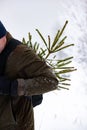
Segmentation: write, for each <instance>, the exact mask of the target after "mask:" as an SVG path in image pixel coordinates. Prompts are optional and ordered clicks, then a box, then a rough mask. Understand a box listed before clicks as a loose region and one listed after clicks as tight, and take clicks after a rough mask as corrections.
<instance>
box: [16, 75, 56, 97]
mask: <svg viewBox="0 0 87 130" xmlns="http://www.w3.org/2000/svg"><path fill="white" fill-rule="evenodd" d="M57 85H58V80H57V79H53V78H52V79H51V78H47V77H42V76H40V77H36V78H32V79H25V80H24V79H18V95H19V96H22V95H25V96H32V95H38V94H43V93H46V92H49V91H52V90H55V89H57V87H58V86H57Z"/></svg>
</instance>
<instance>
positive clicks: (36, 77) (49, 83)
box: [5, 45, 58, 95]
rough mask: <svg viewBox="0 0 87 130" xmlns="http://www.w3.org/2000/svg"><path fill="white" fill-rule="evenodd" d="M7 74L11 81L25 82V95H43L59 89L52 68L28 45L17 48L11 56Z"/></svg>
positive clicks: (7, 65) (8, 61)
mask: <svg viewBox="0 0 87 130" xmlns="http://www.w3.org/2000/svg"><path fill="white" fill-rule="evenodd" d="M5 73H6V75H7V76H8V77H9V78H10V79H18V78H22V79H24V80H25V83H24V86H25V95H37V94H43V93H46V92H49V91H52V90H55V89H57V85H58V79H57V78H56V76H55V74H54V73H53V70H52V69H51V67H49V66H48V65H47V64H46V62H45V61H44V60H41V59H40V58H39V56H38V55H36V54H35V52H34V51H33V50H32V49H31V48H29V47H27V46H26V45H19V46H17V48H16V49H15V50H14V51H13V52H12V53H11V54H10V55H9V58H8V60H7V64H6V70H5Z"/></svg>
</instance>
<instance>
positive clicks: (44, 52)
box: [22, 21, 76, 90]
mask: <svg viewBox="0 0 87 130" xmlns="http://www.w3.org/2000/svg"><path fill="white" fill-rule="evenodd" d="M67 24H68V21H66V22H65V24H64V26H63V27H62V29H61V30H58V31H57V33H56V35H55V37H54V40H53V42H51V37H50V36H49V35H48V40H47V41H46V40H45V38H44V37H43V35H42V34H41V32H40V31H39V30H38V29H36V32H37V33H38V34H39V36H40V38H41V39H42V41H43V44H44V48H42V47H41V45H40V44H39V43H38V42H35V43H34V44H33V43H32V35H31V34H30V32H29V33H28V41H26V40H25V38H23V39H22V42H23V44H27V45H28V47H31V48H32V49H33V50H34V51H35V53H36V54H38V56H39V57H40V58H41V60H45V61H46V63H47V64H48V65H49V66H51V68H52V69H53V70H54V73H55V74H56V77H57V78H58V80H59V85H58V89H61V88H63V89H67V90H68V89H69V87H68V86H70V83H68V82H70V81H71V79H70V78H67V76H66V75H67V73H70V72H73V71H75V70H76V69H75V68H74V67H70V66H69V65H70V63H71V62H72V59H73V56H69V57H66V58H64V59H57V55H58V53H59V52H60V51H62V50H63V51H64V49H66V48H68V47H71V46H74V44H68V45H65V40H66V38H67V36H64V37H63V38H62V34H63V32H64V30H65V27H66V25H67Z"/></svg>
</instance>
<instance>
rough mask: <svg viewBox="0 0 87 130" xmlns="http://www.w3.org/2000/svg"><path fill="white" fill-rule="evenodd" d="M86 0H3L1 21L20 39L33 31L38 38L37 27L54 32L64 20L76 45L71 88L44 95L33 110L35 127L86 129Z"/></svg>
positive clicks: (69, 40)
mask: <svg viewBox="0 0 87 130" xmlns="http://www.w3.org/2000/svg"><path fill="white" fill-rule="evenodd" d="M86 8H87V0H82V1H81V0H42V1H41V0H37V1H35V0H32V1H28V0H22V1H21V0H19V1H18V0H8V1H6V0H0V20H1V21H3V23H4V24H5V25H6V27H7V28H8V30H9V31H10V32H12V34H13V35H14V36H15V37H16V38H18V39H20V40H21V39H22V37H25V38H27V33H28V32H29V31H30V32H31V34H32V35H33V38H34V39H35V40H38V41H39V38H38V36H37V33H36V32H35V29H36V28H38V29H39V30H40V31H41V32H42V33H43V35H45V36H47V35H48V34H50V35H51V36H52V35H55V33H56V31H57V29H59V28H61V27H62V26H63V25H64V23H65V21H66V20H68V21H69V24H68V26H67V28H66V30H65V35H67V36H68V38H67V42H68V43H74V44H75V47H74V48H73V49H72V50H71V49H70V50H69V49H68V51H67V52H65V53H67V55H68V54H71V55H74V60H73V65H74V66H75V67H76V68H77V72H74V73H73V74H72V75H71V79H72V82H71V83H72V85H71V87H70V90H69V91H67V90H62V91H55V92H50V93H47V94H44V100H43V103H42V104H41V105H40V106H38V107H36V108H35V109H34V113H35V128H36V130H87V101H86V100H87V69H86V64H87V51H86V49H87V29H86V28H87V9H86Z"/></svg>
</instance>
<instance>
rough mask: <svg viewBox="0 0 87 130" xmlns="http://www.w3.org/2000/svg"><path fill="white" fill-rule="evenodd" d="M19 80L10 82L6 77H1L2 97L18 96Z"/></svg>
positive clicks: (0, 88)
mask: <svg viewBox="0 0 87 130" xmlns="http://www.w3.org/2000/svg"><path fill="white" fill-rule="evenodd" d="M17 86H18V82H17V80H9V79H8V78H7V77H6V76H1V77H0V95H11V96H17Z"/></svg>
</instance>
